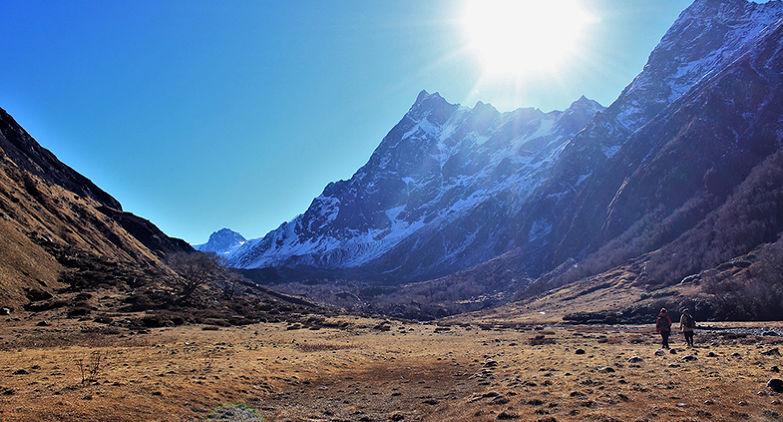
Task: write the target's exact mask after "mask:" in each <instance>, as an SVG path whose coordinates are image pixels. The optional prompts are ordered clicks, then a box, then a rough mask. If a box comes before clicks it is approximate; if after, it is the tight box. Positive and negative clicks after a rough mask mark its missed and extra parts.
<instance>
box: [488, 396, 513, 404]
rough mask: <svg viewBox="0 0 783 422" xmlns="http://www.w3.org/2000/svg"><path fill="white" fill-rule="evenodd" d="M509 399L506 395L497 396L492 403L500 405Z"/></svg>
mask: <svg viewBox="0 0 783 422" xmlns="http://www.w3.org/2000/svg"><path fill="white" fill-rule="evenodd" d="M509 401H510V400H509V399H508V398H506V396H497V397H495V398H493V399H492V401H491V402H490V403H492V404H497V405H500V404H506V403H508V402H509Z"/></svg>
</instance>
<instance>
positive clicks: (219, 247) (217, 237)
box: [194, 227, 247, 255]
mask: <svg viewBox="0 0 783 422" xmlns="http://www.w3.org/2000/svg"><path fill="white" fill-rule="evenodd" d="M246 241H247V239H245V237H244V236H242V235H241V234H239V233H237V232H235V231H233V230H231V229H229V228H225V227H224V228H222V229H220V230H218V231H216V232H214V233H212V234H211V235H210V236H209V240H208V241H207V243H204V244H201V245H195V246H194V247H195V248H196V249H197V250H199V251H201V252H210V253H214V254H217V255H228V254H229V253H231V252H233V251H235V250H236V249H237V248H239V247H240V246H242V245H244V244H245V242H246Z"/></svg>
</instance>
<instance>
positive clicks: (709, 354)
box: [707, 352, 718, 358]
mask: <svg viewBox="0 0 783 422" xmlns="http://www.w3.org/2000/svg"><path fill="white" fill-rule="evenodd" d="M707 357H708V358H716V357H718V355H717V354H716V353H715V352H709V353H707Z"/></svg>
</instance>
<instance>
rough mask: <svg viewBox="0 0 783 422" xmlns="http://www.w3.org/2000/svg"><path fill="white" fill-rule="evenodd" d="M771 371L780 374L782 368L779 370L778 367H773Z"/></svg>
mask: <svg viewBox="0 0 783 422" xmlns="http://www.w3.org/2000/svg"><path fill="white" fill-rule="evenodd" d="M769 370H770V371H772V372H780V368H778V366H777V365H775V366H773V367H772V368H769Z"/></svg>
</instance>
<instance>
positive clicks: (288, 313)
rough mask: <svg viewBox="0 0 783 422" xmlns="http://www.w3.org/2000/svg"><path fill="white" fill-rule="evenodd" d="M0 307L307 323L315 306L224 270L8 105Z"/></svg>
mask: <svg viewBox="0 0 783 422" xmlns="http://www.w3.org/2000/svg"><path fill="white" fill-rule="evenodd" d="M0 307H3V308H10V309H11V311H12V312H13V313H17V312H22V310H24V311H27V312H31V313H34V314H35V315H37V317H38V318H46V319H52V318H55V319H56V318H60V317H63V316H67V317H71V318H86V317H88V316H89V317H90V318H94V319H95V321H96V322H99V323H100V324H112V325H122V326H128V327H131V328H140V327H153V326H161V325H172V324H182V323H185V322H201V323H212V324H223V325H225V324H246V323H249V322H255V321H260V320H265V321H281V320H291V321H300V319H301V320H302V322H303V323H305V324H310V323H309V322H307V321H310V320H307V321H304V320H303V319H304V317H303V316H304V315H311V314H312V312H314V311H317V310H319V308H318V307H315V306H313V305H311V304H309V303H307V302H305V301H302V300H300V299H297V298H291V297H287V296H285V295H281V294H279V293H275V292H271V291H268V290H266V289H263V288H260V287H258V286H256V285H255V284H253V283H250V282H248V281H247V280H244V279H241V278H240V277H238V276H237V275H235V274H231V273H228V272H226V271H225V270H224V269H223V268H221V267H220V266H218V265H217V264H216V263H215V262H214V261H213V260H212V259H211V258H210V257H209V256H207V255H205V254H199V253H195V251H194V250H193V249H192V248H191V247H190V245H188V244H187V243H185V242H184V241H182V240H179V239H173V238H170V237H168V236H166V235H165V234H164V233H163V232H161V231H160V230H159V229H158V228H157V227H155V225H154V224H152V223H151V222H149V221H147V220H145V219H143V218H140V217H137V216H135V215H133V214H130V213H127V212H124V211H123V210H122V208H121V206H120V204H119V202H117V200H115V199H114V198H112V197H111V196H110V195H109V194H107V193H106V192H104V191H103V190H101V189H100V188H98V187H97V186H95V185H94V184H93V183H92V182H90V181H89V180H88V179H86V178H85V177H84V176H82V175H80V174H79V173H77V172H75V171H74V170H73V169H71V168H70V167H68V166H66V165H65V164H63V163H62V162H60V161H59V160H58V159H57V158H56V157H55V156H54V155H53V154H52V153H51V152H49V151H47V150H46V149H44V148H43V147H41V146H40V145H39V144H38V143H37V142H36V141H35V140H34V139H33V138H32V137H31V136H30V135H29V134H28V133H27V132H26V131H25V130H24V129H22V127H21V126H19V125H18V124H17V123H16V122H15V121H14V120H13V118H11V116H9V115H8V114H7V113H6V112H5V111H3V110H0ZM294 311H296V313H295V314H294ZM117 316H121V318H120V320H118V321H115V320H114V318H115V317H117ZM313 321H315V320H313ZM310 325H312V324H310Z"/></svg>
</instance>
